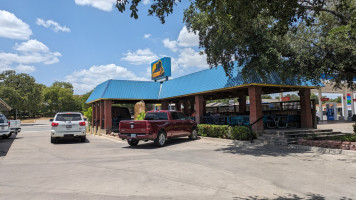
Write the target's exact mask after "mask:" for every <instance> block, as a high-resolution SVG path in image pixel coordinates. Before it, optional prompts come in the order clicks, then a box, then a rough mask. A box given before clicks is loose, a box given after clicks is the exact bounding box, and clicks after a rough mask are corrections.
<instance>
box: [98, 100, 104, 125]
mask: <svg viewBox="0 0 356 200" xmlns="http://www.w3.org/2000/svg"><path fill="white" fill-rule="evenodd" d="M99 115H100V123H99V124H100V128H102V127H103V125H104V124H103V119H104V101H100V113H99Z"/></svg>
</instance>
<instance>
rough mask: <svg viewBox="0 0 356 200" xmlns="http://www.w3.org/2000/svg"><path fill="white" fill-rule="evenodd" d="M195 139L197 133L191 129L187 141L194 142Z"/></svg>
mask: <svg viewBox="0 0 356 200" xmlns="http://www.w3.org/2000/svg"><path fill="white" fill-rule="evenodd" d="M197 137H198V131H197V129H193V130H192V133H190V135H189V139H191V140H195V139H197Z"/></svg>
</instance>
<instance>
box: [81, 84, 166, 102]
mask: <svg viewBox="0 0 356 200" xmlns="http://www.w3.org/2000/svg"><path fill="white" fill-rule="evenodd" d="M159 89H160V83H159V82H151V81H150V82H149V81H128V80H108V81H105V82H103V83H101V84H99V85H98V86H96V88H95V89H94V91H93V92H92V94H91V95H90V96H89V98H88V100H87V101H86V103H89V102H92V101H96V100H98V99H138V100H141V99H158V94H159Z"/></svg>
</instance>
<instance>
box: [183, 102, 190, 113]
mask: <svg viewBox="0 0 356 200" xmlns="http://www.w3.org/2000/svg"><path fill="white" fill-rule="evenodd" d="M183 106H184V114H185V115H186V116H190V114H189V103H188V100H184V102H183Z"/></svg>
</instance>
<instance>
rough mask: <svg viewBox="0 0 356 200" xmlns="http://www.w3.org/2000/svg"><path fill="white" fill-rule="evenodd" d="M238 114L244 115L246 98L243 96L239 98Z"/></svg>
mask: <svg viewBox="0 0 356 200" xmlns="http://www.w3.org/2000/svg"><path fill="white" fill-rule="evenodd" d="M239 113H241V114H245V113H246V96H245V95H242V96H239Z"/></svg>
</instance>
